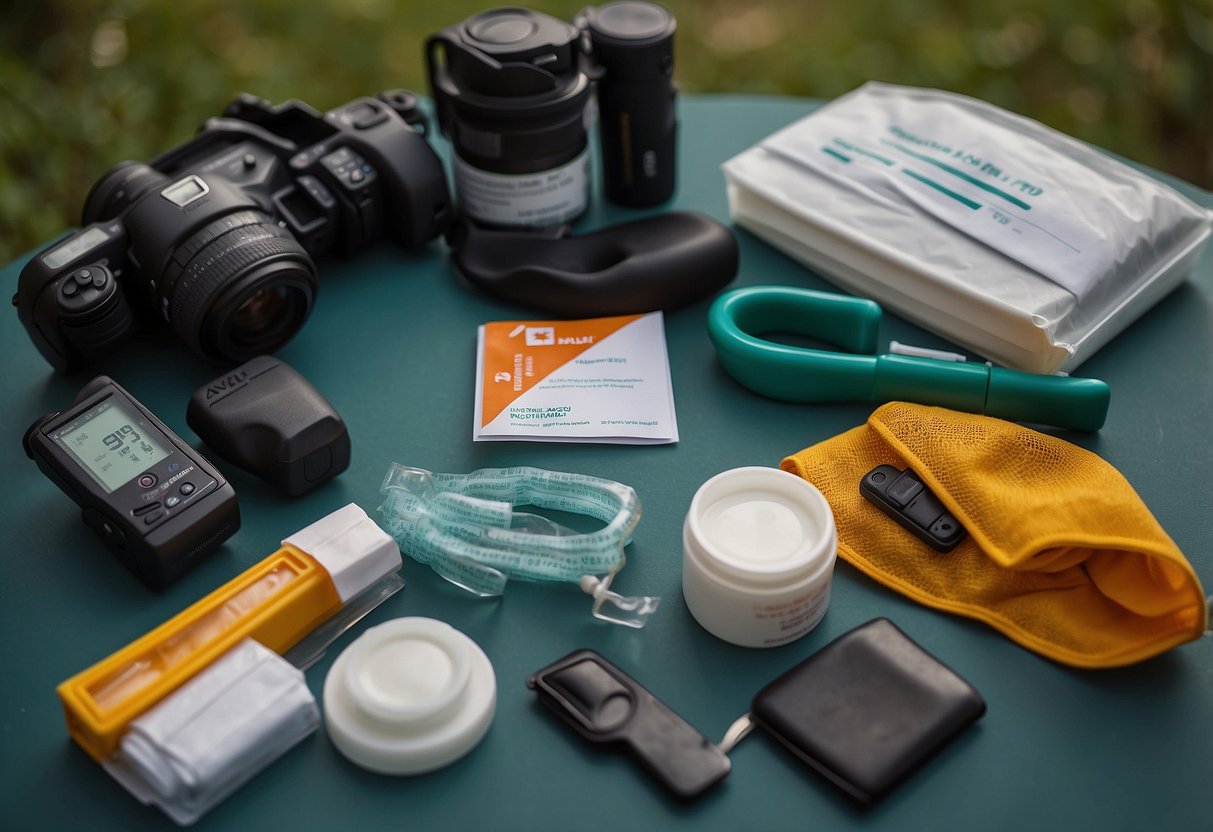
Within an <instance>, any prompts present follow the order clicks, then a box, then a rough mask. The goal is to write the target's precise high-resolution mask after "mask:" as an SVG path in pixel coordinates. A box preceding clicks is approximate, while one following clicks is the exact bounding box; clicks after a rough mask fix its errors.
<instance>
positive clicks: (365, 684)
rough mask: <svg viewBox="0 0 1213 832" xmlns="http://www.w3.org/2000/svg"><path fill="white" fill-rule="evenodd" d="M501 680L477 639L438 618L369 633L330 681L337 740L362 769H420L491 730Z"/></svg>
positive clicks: (450, 757) (327, 715) (331, 723)
mask: <svg viewBox="0 0 1213 832" xmlns="http://www.w3.org/2000/svg"><path fill="white" fill-rule="evenodd" d="M496 702H497V680H496V677H495V676H494V675H493V666H492V664H491V663H490V662H489V658H488V656H486V655H485V654H484V651H483V650H481V649H480V647H478V646H477V645H476V643H475V642H474V641H472V640H471V639H470V638H468V637H467V636H466V635H464V634H463V633H461V632H459V631H458V630H456V629H455V628H454V627H451V626H450V625H449V624H446V623H444V622H442V621H436V620H434V619H432V618H397V619H394V620H392V621H388V622H386V623H384V624H380V625H379V626H378V627H372V628H371V629H369V630H367V631H366V632H365V633H363V634H362V635H361V636H359V638H358V639H357V640H356V641H355V642H354V643H353V644H351V645H350V646H349V647H348V648H346V649H345V651H344V652H343V653H342V654H341V655H340V656H338V657H337V660H336V661H335V662H333V666H332V668H331V669H330V670H329V673H328V676H327V677H325V680H324V722H325V727H326V728H327V729H328V734H329V738H330V739H331V740H332V741H333V745H335V746H337V749H338V750H339V751H340V752H341V753H342V754H344V755H345V756H346V757H347V758H349V759H350V760H351V761H352V762H354V763H357V764H358V765H360V766H362V767H363V768H367V769H370V770H371V771H378V772H381V773H383V774H421V773H423V772H426V771H432V770H434V769H436V768H441V767H442V766H445V765H447V764H449V763H453V762H454V761H455V760H457V759H459V758H460V757H462V756H463V755H464V754H466V753H467V752H469V751H471V750H472V749H473V748H474V747H475V746H476V744H477V743H478V742H480V739H481V738H482V737H483V736H484V734H485V732H486V731H488V729H489V725H490V724H491V723H492V721H493V712H494V710H495V707H496Z"/></svg>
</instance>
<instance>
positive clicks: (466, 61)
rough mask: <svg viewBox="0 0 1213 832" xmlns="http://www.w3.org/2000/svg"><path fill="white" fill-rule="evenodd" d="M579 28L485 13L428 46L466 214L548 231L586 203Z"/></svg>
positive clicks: (505, 11) (527, 14)
mask: <svg viewBox="0 0 1213 832" xmlns="http://www.w3.org/2000/svg"><path fill="white" fill-rule="evenodd" d="M579 37H580V33H579V32H578V30H577V28H576V27H575V26H572V25H571V24H569V23H566V22H564V21H562V20H557V19H556V18H554V17H550V16H549V15H546V14H541V13H539V12H534V11H531V10H529V9H520V8H500V9H492V10H490V11H486V12H482V13H480V14H478V15H475V16H473V17H471V18H468V19H467V20H466V21H464V22H463V23H460V24H458V25H456V26H451V27H448V28H447V29H444V30H442V31H441V32H438V33H437V34H435V35H433V36H431V37H430V38H429V39H428V40H427V42H426V57H427V62H428V67H429V76H430V87H431V89H432V91H433V94H434V99H435V102H436V104H437V106H438V117H439V124H440V126H441V128H442V131H443V133H445V134H446V136H447V137H448V138H449V139H450V140H451V141H452V143H453V145H454V149H455V162H454V168H455V171H454V172H455V190H456V196H457V198H458V200H459V207H460V210H461V211H462V212H463V213H464V215H466V216H469V217H471V218H473V219H476V220H478V221H480V222H483V223H486V224H489V225H497V226H515V227H517V226H543V225H552V224H557V223H563V222H568V221H569V220H572V219H575V218H576V217H578V216H580V215H581V214H582V213H583V212H584V211H585V209H586V206H587V205H588V202H589V188H590V167H589V154H588V146H589V145H588V137H587V134H586V125H585V108H586V104H587V103H588V101H589V96H590V81H589V78H588V77H587V76H586V74H585V73H584V72H583V71H582V70H581V67H580V53H579V49H578V40H579Z"/></svg>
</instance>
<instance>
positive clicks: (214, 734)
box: [102, 638, 320, 826]
mask: <svg viewBox="0 0 1213 832" xmlns="http://www.w3.org/2000/svg"><path fill="white" fill-rule="evenodd" d="M319 725H320V711H319V709H318V708H317V707H316V700H315V698H314V697H313V696H312V694H311V691H310V690H308V687H307V682H306V681H305V680H304V677H303V672H302V671H301V670H299V669H298V668H296V667H294V666H293V665H291V664H290V663H289V662H288V661H286V660H285V659H283V658H282V657H281V656H279V655H278V654H277V653H275V652H274V651H272V650H270V649H268V648H266V647H264V646H262V645H261V644H260V643H258V642H256V641H254V640H252V639H248V638H246V639H244V640H243V641H241V642H240V643H238V644H237V645H236V646H235V647H233V648H232V649H230V650H228V651H227V652H226V653H224V654H223V655H222V656H221V657H220V658H219V659H217V660H216V661H215V662H214V663H212V664H211V665H210V666H208V667H207V668H206V669H205V670H202V671H201V672H199V673H198V675H196V676H195V677H194V678H193V679H191V680H190V681H188V682H186V683H185V684H184V685H182V686H181V687H180V688H178V689H177V690H176V691H174V692H173V693H172V695H170V696H168V697H167V698H165V699H163V700H162V701H161V702H160V703H159V704H157V705H156V706H155V707H154V708H152V709H151V710H149V711H148V712H147V713H145V714H143V715H142V716H141V717H139V718H138V719H136V720H134V721H133V722H132V723H131V725H130V730H129V731H128V732H127V734H126V736H125V737H123V739H122V744H121V746H120V747H119V751H118V752H117V753H115V754H114V755H113V756H111V757H109V758H108V759H106V760H105V761H104V762H103V763H102V765H104V766H105V769H106V771H108V772H109V773H110V774H111V775H112V776H113V777H114V779H115V780H117V781H118V782H119V783H121V784H122V785H123V786H125V787H126V789H127V791H129V792H130V793H131V794H133V795H134V796H135V797H137V798H138V799H139V800H140V801H142V802H143V803H152V804H155V805H157V806H159V807H160V808H161V809H163V810H164V812H165V814H167V815H168V816H169V817H171V818H172V819H173V820H174V821H176V822H177V823H178V824H180V825H182V826H186V825H189V824H191V823H193V822H194V821H196V820H197V819H198V818H199V817H201V816H202V815H204V814H205V813H206V812H208V811H210V810H211V809H212V808H213V807H214V806H215V805H217V804H218V803H220V802H221V801H222V800H223V799H224V798H226V797H227V796H228V795H230V794H231V793H232V792H234V791H236V789H238V788H240V787H241V786H242V785H244V784H245V783H246V782H248V781H249V780H250V779H252V777H253V776H254V775H256V774H257V773H258V772H260V771H261V770H262V769H264V768H265V767H266V766H268V765H269V764H270V763H272V762H274V760H276V759H278V758H279V757H280V756H282V755H283V754H285V753H286V752H287V751H289V750H290V749H291V748H293V747H294V746H295V744H296V743H298V742H299V741H300V740H302V739H303V738H304V737H306V736H307V735H308V734H310V733H312V732H313V731H315V730H316V728H317V727H318V726H319Z"/></svg>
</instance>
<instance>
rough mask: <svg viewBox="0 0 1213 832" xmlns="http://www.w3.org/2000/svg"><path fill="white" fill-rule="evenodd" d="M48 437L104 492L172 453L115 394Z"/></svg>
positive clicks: (111, 489) (129, 479)
mask: <svg viewBox="0 0 1213 832" xmlns="http://www.w3.org/2000/svg"><path fill="white" fill-rule="evenodd" d="M51 439H52V440H54V441H55V442H58V443H59V444H60V445H62V446H63V447H64V448H66V449H67V451H68V453H70V454H71V455H72V456H73V457H75V458H76V459H77V460H79V461H80V463H81V464H82V465H83V466H84V468H85V470H87V471H88V472H89V473H90V474H92V475H93V479H95V480H96V481H97V482H98V483H99V484H100V485H101V487H102V488H104V489H105V491H106V493H112V492H113V491H115V490H116V489H118V488H120V487H121V486H123V485H125V484H126V483H128V482H130V481H131V480H133V479H134V478H135V477H137V476H138V475H139V474H141V473H143V472H144V471H146V470H147V469H148V467H149V466H151V465H154V464H156V463H157V462H159V461H160V460H162V459H164V458H165V457H166V456H168V455H169V454H170V453H172V449H171V448H169V449H166V448H165V447H164V446H163V445H161V444H160V442H159V441H158V439H157V438H156V437H154V436H152V435H150V433H149V432H148V431H147V430H145V429H144V428H143V427H142V426H141V425H140V424H139V417H138V415H137V413H136V412H135V411H133V410H132V409H131V408H130V407H129V406H128V405H126V403H125V402H123V401H122V400H121V399H119V398H117V397H115V396H110V397H109V398H107V399H106V400H105V401H103V402H100V403H99V404H97V405H95V406H94V407H91V408H89V409H88V410H86V411H85V412H84V413H81V414H80V415H79V416H78V417H76V419H75V420H73V421H72V422H71V423H70V424H67V425H64V426H63V427H62V428H60V429H59V430H58V431H56V432H55V433H53V434H51Z"/></svg>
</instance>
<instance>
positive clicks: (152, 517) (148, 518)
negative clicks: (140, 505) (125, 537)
mask: <svg viewBox="0 0 1213 832" xmlns="http://www.w3.org/2000/svg"><path fill="white" fill-rule="evenodd" d="M163 516H164V512H163V511H153V512H151V513H150V514H145V515H143V525H145V526H150V525H152V524H153V523H155V522H156V521H158V520H159V519H160V518H161V517H163Z"/></svg>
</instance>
